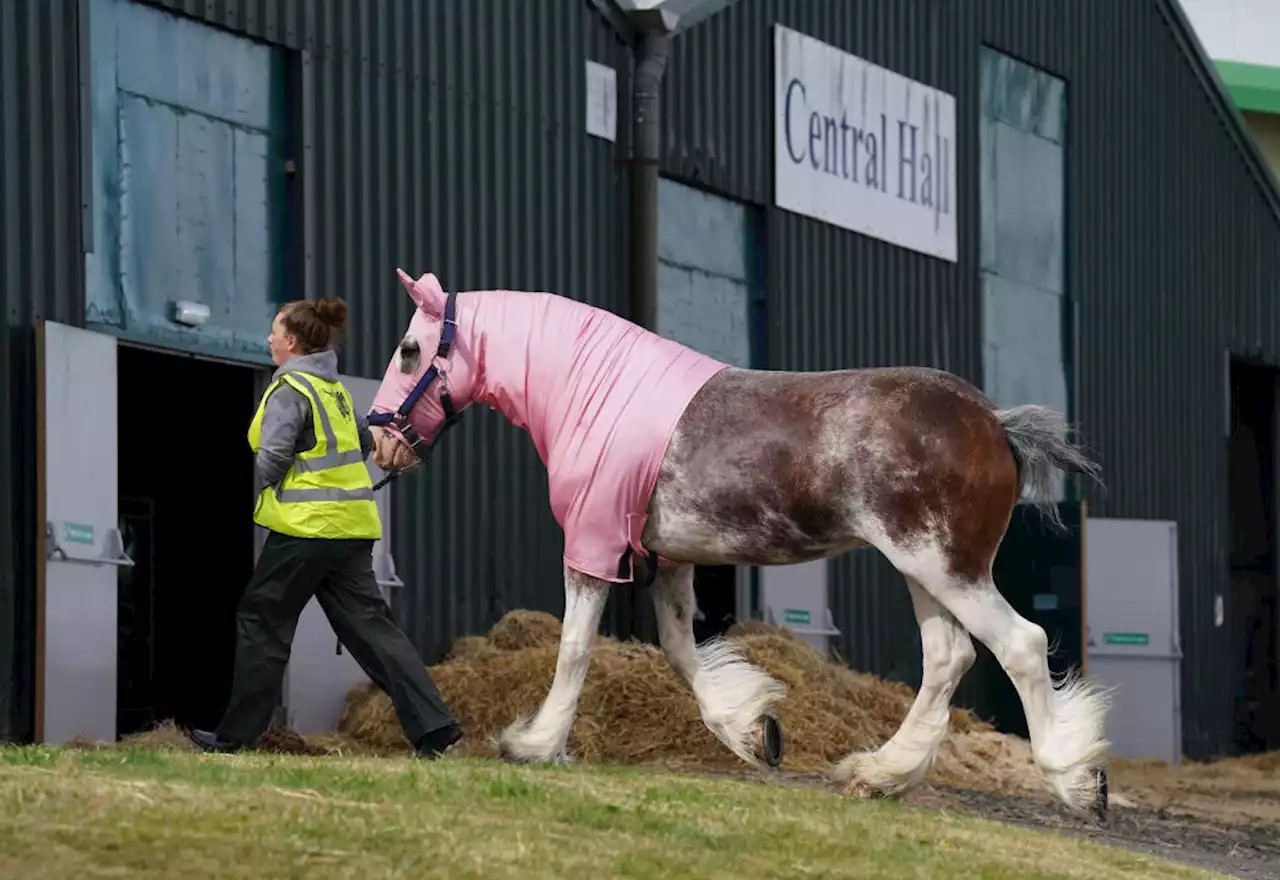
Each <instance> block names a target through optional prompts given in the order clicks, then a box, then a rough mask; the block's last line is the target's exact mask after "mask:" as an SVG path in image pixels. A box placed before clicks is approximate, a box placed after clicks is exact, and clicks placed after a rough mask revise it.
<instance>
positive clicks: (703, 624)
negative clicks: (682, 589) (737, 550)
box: [693, 565, 738, 643]
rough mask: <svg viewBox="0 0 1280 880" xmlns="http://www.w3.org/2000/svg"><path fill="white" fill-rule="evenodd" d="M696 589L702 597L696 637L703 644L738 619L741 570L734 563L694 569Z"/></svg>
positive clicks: (694, 625) (694, 623) (695, 632)
mask: <svg viewBox="0 0 1280 880" xmlns="http://www.w3.org/2000/svg"><path fill="white" fill-rule="evenodd" d="M693 592H694V595H695V596H697V597H698V610H699V611H701V612H702V614H701V615H700V617H701V618H702V619H701V620H699V619H698V617H697V616H695V617H694V620H693V637H694V640H695V641H697V642H699V643H701V642H705V641H706V640H707V639H710V638H714V637H715V636H721V635H724V633H725V630H727V629H728V628H729V627H731V626H733V624H734V623H735V622H736V621H737V611H738V569H737V568H736V567H734V566H732V565H698V566H695V567H694V569H693Z"/></svg>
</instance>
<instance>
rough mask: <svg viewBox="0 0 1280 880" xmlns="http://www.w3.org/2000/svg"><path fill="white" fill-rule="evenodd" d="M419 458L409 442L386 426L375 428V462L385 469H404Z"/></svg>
mask: <svg viewBox="0 0 1280 880" xmlns="http://www.w3.org/2000/svg"><path fill="white" fill-rule="evenodd" d="M416 460H417V455H415V454H414V452H413V450H412V449H410V448H409V444H408V443H405V442H404V440H402V439H400V437H398V436H397V435H395V434H393V433H391V432H390V431H388V430H386V429H385V428H381V427H378V428H374V429H373V463H374V464H376V465H377V466H378V467H380V468H382V469H383V470H384V471H399V470H404V469H405V468H407V467H408V466H409V465H411V464H413V463H414V461H416Z"/></svg>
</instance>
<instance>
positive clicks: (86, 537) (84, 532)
mask: <svg viewBox="0 0 1280 880" xmlns="http://www.w3.org/2000/svg"><path fill="white" fill-rule="evenodd" d="M62 536H63V539H64V540H67V541H71V542H73V543H75V544H90V545H92V544H93V526H86V525H81V524H80V523H71V522H69V523H67V524H66V525H65V526H64V527H63V530H62Z"/></svg>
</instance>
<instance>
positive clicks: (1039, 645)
mask: <svg viewBox="0 0 1280 880" xmlns="http://www.w3.org/2000/svg"><path fill="white" fill-rule="evenodd" d="M886 555H888V556H889V558H890V561H892V562H893V563H894V565H896V566H897V567H898V568H899V570H901V571H903V572H904V573H909V574H910V575H911V576H913V577H915V578H916V579H917V580H918V581H919V582H920V584H921V585H922V586H923V587H924V588H925V589H926V590H927V591H928V592H929V594H930V595H931V596H932V597H933V598H934V599H935V600H936V601H937V602H938V603H939V604H941V605H942V606H943V607H944V608H946V609H947V611H949V612H950V613H951V614H953V615H954V616H955V618H956V620H958V621H959V622H960V625H962V626H963V627H964V628H965V629H967V630H968V631H969V632H970V633H971V634H972V635H973V636H974V637H975V638H977V639H978V640H979V641H981V642H982V643H983V644H984V645H986V646H987V647H988V648H989V649H990V650H991V653H992V654H994V655H995V657H996V659H997V660H998V661H999V662H1000V665H1001V667H1002V668H1003V669H1004V671H1005V674H1006V675H1008V676H1009V679H1010V681H1012V682H1013V686H1014V688H1015V689H1016V690H1017V692H1018V697H1019V699H1020V700H1021V702H1022V709H1023V712H1024V713H1025V715H1026V718H1027V728H1028V730H1029V732H1030V734H1031V750H1032V754H1033V756H1034V758H1035V761H1036V765H1037V766H1038V767H1039V768H1040V770H1041V772H1042V773H1043V774H1044V775H1045V778H1046V779H1047V780H1048V782H1049V784H1050V785H1051V786H1052V788H1053V790H1054V791H1055V792H1056V794H1057V795H1058V797H1059V798H1060V799H1061V800H1062V802H1063V803H1065V804H1066V805H1067V806H1068V807H1070V808H1072V809H1073V810H1075V811H1077V812H1080V813H1087V812H1089V811H1091V810H1092V811H1094V812H1096V813H1097V814H1099V815H1101V814H1103V813H1104V812H1105V809H1106V798H1107V788H1106V771H1105V769H1103V765H1104V764H1105V761H1106V756H1107V751H1108V749H1109V747H1110V744H1109V743H1108V742H1107V741H1106V738H1105V724H1106V711H1107V703H1108V693H1107V692H1106V691H1104V690H1102V689H1099V688H1097V687H1096V686H1094V685H1093V684H1092V683H1090V682H1088V681H1087V680H1085V679H1082V678H1080V677H1079V676H1078V675H1076V674H1075V673H1074V672H1072V673H1070V674H1068V675H1067V676H1066V677H1065V678H1064V679H1063V681H1062V682H1061V683H1060V684H1059V685H1058V687H1056V688H1055V687H1054V684H1053V680H1052V679H1051V677H1050V674H1049V665H1048V638H1047V636H1046V635H1045V631H1044V629H1043V628H1041V627H1040V626H1037V625H1036V624H1034V623H1032V622H1031V621H1029V620H1027V619H1026V618H1024V617H1022V616H1021V615H1020V614H1018V613H1017V611H1015V610H1014V609H1013V607H1012V606H1010V605H1009V603H1008V601H1006V600H1005V598H1004V596H1002V595H1001V594H1000V591H999V590H998V589H997V588H996V585H995V581H994V580H993V579H992V577H991V569H990V563H991V559H988V560H987V561H986V565H985V567H984V570H983V572H982V573H981V574H979V575H977V576H971V577H965V576H963V575H962V574H957V573H956V567H955V566H954V565H952V563H951V560H949V559H948V557H947V555H946V553H945V551H943V550H942V549H941V545H940V544H939V543H938V542H936V541H928V542H922V544H921V545H920V546H918V547H917V548H915V549H914V550H898V549H894V548H888V552H886ZM989 555H990V557H991V558H992V559H993V558H994V556H995V551H994V549H993V550H992V551H991V553H990V554H989ZM963 567H965V566H962V568H963Z"/></svg>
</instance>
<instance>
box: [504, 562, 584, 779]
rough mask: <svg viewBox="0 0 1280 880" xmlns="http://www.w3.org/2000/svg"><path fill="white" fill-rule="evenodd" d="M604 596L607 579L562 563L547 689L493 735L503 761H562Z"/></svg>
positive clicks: (564, 756) (565, 756)
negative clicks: (532, 709) (531, 708)
mask: <svg viewBox="0 0 1280 880" xmlns="http://www.w3.org/2000/svg"><path fill="white" fill-rule="evenodd" d="M608 598H609V582H608V581H602V580H600V579H598V578H593V577H591V576H589V575H585V574H582V573H581V572H578V571H574V570H573V569H571V568H569V567H568V566H566V567H565V570H564V623H563V624H562V627H561V632H560V653H559V655H558V656H557V658H556V675H555V679H554V680H553V681H552V682H551V690H550V692H549V693H548V694H547V696H546V699H544V700H543V701H542V705H541V706H540V707H539V708H538V711H537V713H536V714H535V715H534V716H533V717H532V718H527V717H520V718H517V719H516V720H515V721H514V722H513V723H512V724H510V725H509V726H508V727H507V728H506V729H505V730H503V731H502V735H501V736H500V737H499V739H498V748H499V750H500V751H501V753H502V756H503V757H504V758H506V759H507V760H509V761H523V762H553V763H567V762H568V761H569V754H568V750H567V746H568V743H569V730H570V728H572V727H573V719H574V715H575V714H576V713H577V710H578V698H579V697H580V696H581V695H582V685H583V682H585V681H586V678H587V670H588V669H589V668H590V666H591V650H592V648H594V647H595V643H596V632H597V630H598V629H599V628H600V617H601V615H602V614H603V613H604V606H605V601H606V600H607V599H608Z"/></svg>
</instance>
